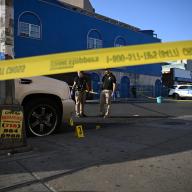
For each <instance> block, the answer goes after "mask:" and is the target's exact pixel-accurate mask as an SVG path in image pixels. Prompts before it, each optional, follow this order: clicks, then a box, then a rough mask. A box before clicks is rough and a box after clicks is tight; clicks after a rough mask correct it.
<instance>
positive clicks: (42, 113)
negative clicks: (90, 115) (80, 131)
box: [15, 76, 75, 136]
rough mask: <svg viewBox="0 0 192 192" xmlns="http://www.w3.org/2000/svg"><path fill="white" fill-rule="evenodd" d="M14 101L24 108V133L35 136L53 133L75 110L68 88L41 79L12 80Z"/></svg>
mask: <svg viewBox="0 0 192 192" xmlns="http://www.w3.org/2000/svg"><path fill="white" fill-rule="evenodd" d="M15 97H16V100H18V101H19V103H21V105H22V106H23V108H24V115H25V124H26V132H27V133H29V134H33V135H36V136H46V135H49V134H51V133H53V132H54V131H55V130H57V129H58V128H59V127H60V126H61V123H63V122H68V121H69V120H70V118H71V115H72V113H73V112H74V108H75V107H74V101H73V100H72V99H71V96H70V89H69V86H68V84H67V83H65V82H63V81H60V80H56V79H52V78H48V77H44V76H39V77H32V78H23V79H17V80H15Z"/></svg>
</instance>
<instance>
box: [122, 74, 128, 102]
mask: <svg viewBox="0 0 192 192" xmlns="http://www.w3.org/2000/svg"><path fill="white" fill-rule="evenodd" d="M120 96H121V98H127V97H130V80H129V78H128V77H126V76H124V77H122V79H121V84H120Z"/></svg>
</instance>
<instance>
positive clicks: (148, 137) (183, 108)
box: [0, 102, 192, 192]
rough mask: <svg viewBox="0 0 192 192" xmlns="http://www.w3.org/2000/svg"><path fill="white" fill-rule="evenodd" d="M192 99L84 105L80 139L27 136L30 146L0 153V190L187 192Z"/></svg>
mask: <svg viewBox="0 0 192 192" xmlns="http://www.w3.org/2000/svg"><path fill="white" fill-rule="evenodd" d="M191 108H192V102H176V103H175V102H174V103H163V104H160V105H158V104H156V103H142V102H141V103H135V102H132V103H119V104H118V103H116V104H113V109H112V117H111V118H109V119H103V118H99V117H97V115H98V109H99V106H98V104H94V103H93V104H87V105H86V113H87V114H89V117H87V118H82V119H74V120H75V125H83V128H84V134H85V137H84V138H77V137H76V136H75V133H74V127H71V128H68V131H67V132H65V133H59V134H55V135H51V136H48V137H43V138H42V137H41V138H39V137H31V138H28V144H29V145H31V146H32V150H30V151H28V152H24V153H14V154H6V155H5V154H4V155H3V154H2V155H0V191H12V192H22V191H23V192H24V191H45V192H48V191H115V192H116V191H122V192H124V191H125V192H127V191H131V192H149V191H152V192H191V191H192V113H191Z"/></svg>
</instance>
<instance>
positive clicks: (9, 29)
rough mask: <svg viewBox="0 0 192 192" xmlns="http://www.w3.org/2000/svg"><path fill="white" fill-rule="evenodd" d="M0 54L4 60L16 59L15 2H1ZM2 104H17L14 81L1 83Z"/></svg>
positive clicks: (5, 0)
mask: <svg viewBox="0 0 192 192" xmlns="http://www.w3.org/2000/svg"><path fill="white" fill-rule="evenodd" d="M0 53H1V55H2V54H4V59H13V58H14V7H13V0H0ZM0 104H5V105H13V104H15V84H14V80H7V81H1V82H0Z"/></svg>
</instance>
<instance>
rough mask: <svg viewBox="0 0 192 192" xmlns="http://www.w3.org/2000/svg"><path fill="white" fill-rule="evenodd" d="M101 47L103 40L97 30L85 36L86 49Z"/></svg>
mask: <svg viewBox="0 0 192 192" xmlns="http://www.w3.org/2000/svg"><path fill="white" fill-rule="evenodd" d="M102 47H103V40H102V38H101V35H100V33H99V32H98V31H97V30H91V31H89V33H88V35H87V48H88V49H98V48H102Z"/></svg>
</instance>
